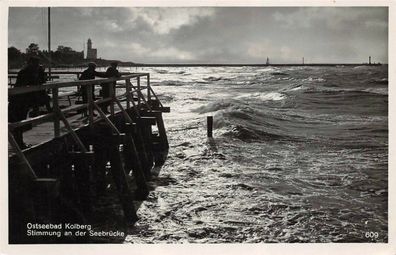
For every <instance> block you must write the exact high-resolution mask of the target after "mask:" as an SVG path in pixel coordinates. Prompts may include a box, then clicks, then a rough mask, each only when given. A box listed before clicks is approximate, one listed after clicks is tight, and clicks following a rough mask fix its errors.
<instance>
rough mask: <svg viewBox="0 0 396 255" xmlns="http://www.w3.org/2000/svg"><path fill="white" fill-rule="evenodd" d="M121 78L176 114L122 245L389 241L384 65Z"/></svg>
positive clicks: (189, 70)
mask: <svg viewBox="0 0 396 255" xmlns="http://www.w3.org/2000/svg"><path fill="white" fill-rule="evenodd" d="M121 71H131V72H149V73H150V78H151V85H152V86H153V89H154V91H155V92H156V94H157V95H158V97H159V98H160V99H161V102H162V103H163V104H164V105H165V106H169V107H170V108H171V112H170V113H164V120H165V126H166V129H167V134H168V139H169V144H170V149H169V154H168V158H167V160H166V162H165V164H164V165H163V166H162V167H161V168H160V169H157V171H158V176H156V177H155V178H153V179H152V180H151V181H150V185H151V186H152V191H151V192H150V194H149V196H148V198H147V199H146V200H145V201H143V202H141V203H139V204H138V205H137V206H138V211H137V213H138V216H139V218H140V219H139V221H138V222H137V223H136V224H135V226H134V227H133V228H132V229H131V230H130V231H129V234H128V236H127V237H126V239H125V243H294V242H303V243H328V242H347V243H349V242H387V241H388V143H389V142H388V141H389V140H388V138H389V135H388V133H389V130H388V66H387V65H383V66H343V65H340V66H295V67H271V66H268V67H267V66H264V67H263V66H261V67H252V66H241V67H138V68H121ZM208 116H213V121H214V129H213V137H212V138H208V137H207V117H208Z"/></svg>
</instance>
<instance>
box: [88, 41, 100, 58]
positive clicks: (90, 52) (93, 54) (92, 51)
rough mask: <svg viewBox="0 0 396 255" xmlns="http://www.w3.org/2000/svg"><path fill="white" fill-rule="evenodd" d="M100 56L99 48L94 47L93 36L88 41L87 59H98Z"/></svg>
mask: <svg viewBox="0 0 396 255" xmlns="http://www.w3.org/2000/svg"><path fill="white" fill-rule="evenodd" d="M97 57H98V50H97V49H94V48H92V41H91V38H89V39H88V41H87V59H97Z"/></svg>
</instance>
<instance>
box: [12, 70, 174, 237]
mask: <svg viewBox="0 0 396 255" xmlns="http://www.w3.org/2000/svg"><path fill="white" fill-rule="evenodd" d="M52 74H53V75H77V77H78V76H79V75H80V73H79V72H56V71H52ZM112 82H116V86H115V87H114V88H113V89H112V90H111V93H110V96H109V97H107V98H98V99H94V98H93V97H92V93H91V92H92V91H93V90H95V85H100V84H104V83H112ZM81 87H87V89H88V101H87V102H86V103H81V102H80V97H81V94H80V93H79V92H78V88H81ZM110 87H112V86H110ZM42 90H46V91H50V94H49V95H50V97H51V100H52V104H53V110H52V111H51V112H48V113H46V114H43V115H40V116H37V117H34V118H28V119H26V120H23V121H19V122H15V123H8V129H9V130H8V141H9V157H8V160H9V162H8V165H9V169H8V176H9V182H8V184H9V243H10V244H12V243H64V242H66V243H67V242H73V243H75V242H90V241H89V238H87V237H84V238H82V237H76V236H75V235H73V234H72V235H71V236H67V235H66V234H64V233H63V232H62V233H61V235H60V237H59V236H51V235H49V234H48V233H49V232H48V231H49V230H48V229H47V230H46V231H47V232H43V233H47V234H48V235H45V234H43V235H39V234H38V235H30V236H29V235H27V230H29V229H27V226H29V224H31V225H32V224H35V223H40V224H44V225H45V224H47V225H48V224H54V225H56V224H61V225H60V226H61V227H62V226H63V227H64V226H65V224H68V223H73V224H74V223H75V224H79V226H83V225H84V224H90V226H91V225H92V226H94V225H95V224H96V223H97V222H98V220H97V218H98V215H99V213H98V212H99V211H100V203H103V201H102V202H101V199H102V198H103V197H104V196H105V195H106V194H108V193H112V194H113V195H114V197H113V199H110V204H111V206H119V208H120V210H119V211H120V212H121V214H120V215H121V216H120V215H118V216H119V217H121V218H122V222H123V223H125V224H127V225H131V224H133V223H134V222H136V221H137V220H138V217H137V215H136V210H137V201H141V200H144V199H145V198H146V196H147V195H148V193H149V189H150V187H149V184H148V182H149V181H150V179H151V178H152V174H153V169H155V168H160V166H161V165H162V164H163V163H164V162H165V159H166V157H167V153H168V148H169V144H168V139H167V134H166V130H165V126H164V121H163V118H162V113H164V112H169V111H170V108H169V107H165V106H163V105H162V103H161V101H160V100H159V98H158V97H157V95H156V94H155V92H154V90H153V89H152V87H151V86H150V74H149V73H122V76H121V77H119V78H107V79H94V80H84V81H81V80H76V81H68V82H48V83H45V84H43V85H37V86H27V87H15V88H9V89H8V95H9V96H13V95H20V94H26V93H31V92H34V91H42ZM106 102H109V103H110V113H108V114H106V113H104V112H103V111H102V110H101V108H100V105H101V104H102V103H106ZM84 113H85V114H86V117H83V115H84ZM61 124H63V125H61ZM15 128H24V129H25V130H28V129H30V130H28V131H26V132H25V133H24V137H25V140H29V138H31V137H33V138H34V139H35V141H36V143H35V144H33V145H32V146H31V147H29V148H27V149H24V150H22V149H21V148H20V147H19V146H18V144H17V142H16V141H15V138H14V137H13V135H12V132H11V131H12V130H13V129H15ZM39 138H41V140H40V139H39ZM109 186H111V188H110V189H109ZM108 199H109V198H108ZM98 208H99V209H98ZM102 214H103V213H102ZM106 217H107V218H112V217H117V215H111V214H107V213H106ZM62 224H63V225H62ZM42 230H43V229H41V231H42ZM40 233H42V232H40ZM104 242H108V240H107V241H104Z"/></svg>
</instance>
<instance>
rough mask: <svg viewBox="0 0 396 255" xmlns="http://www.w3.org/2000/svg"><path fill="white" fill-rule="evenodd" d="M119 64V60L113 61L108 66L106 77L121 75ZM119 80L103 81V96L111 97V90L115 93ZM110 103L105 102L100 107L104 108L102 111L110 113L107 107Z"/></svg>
mask: <svg viewBox="0 0 396 255" xmlns="http://www.w3.org/2000/svg"><path fill="white" fill-rule="evenodd" d="M117 66H118V63H117V62H112V63H111V64H110V67H109V68H107V70H106V73H105V77H106V78H112V77H120V76H121V75H120V73H119V72H118V70H117ZM116 84H117V82H111V83H103V84H102V85H101V86H102V90H101V96H102V97H103V98H109V97H110V96H111V90H112V89H113V91H114V93H115V86H116ZM109 105H110V102H105V103H103V104H102V105H101V106H100V108H101V109H102V111H103V112H104V113H109V111H108V110H107V107H108V106H109Z"/></svg>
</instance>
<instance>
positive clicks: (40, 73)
mask: <svg viewBox="0 0 396 255" xmlns="http://www.w3.org/2000/svg"><path fill="white" fill-rule="evenodd" d="M44 82H45V72H44V68H43V67H42V66H41V65H40V59H39V58H37V57H30V58H29V60H28V62H27V64H26V66H25V67H23V68H22V69H21V70H20V71H19V72H18V75H17V79H16V82H15V85H14V87H28V86H37V85H41V84H43V83H44ZM8 101H9V103H8V122H18V121H22V120H25V119H26V117H27V113H28V112H29V109H30V108H31V107H33V108H38V106H40V105H43V104H45V105H46V106H47V108H48V107H49V97H48V95H47V92H46V91H45V90H44V91H34V92H28V93H24V94H18V95H13V96H10V97H9V99H8ZM47 110H49V109H47ZM30 128H31V126H28V127H27V126H23V127H19V128H15V129H14V130H13V131H12V134H13V135H14V138H15V140H16V142H17V143H18V145H19V146H20V147H21V149H25V148H27V146H26V144H25V143H24V142H23V132H24V131H27V130H29V129H30Z"/></svg>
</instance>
